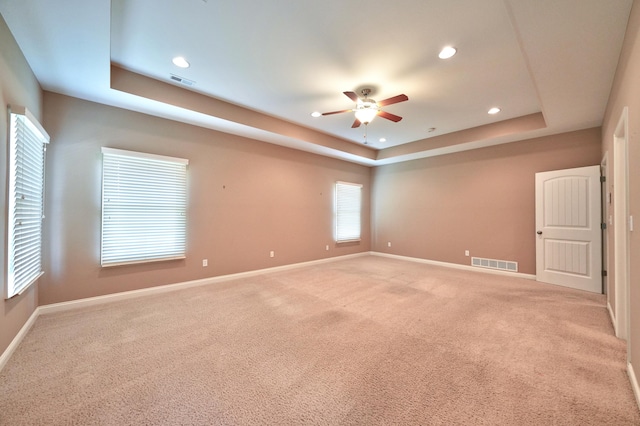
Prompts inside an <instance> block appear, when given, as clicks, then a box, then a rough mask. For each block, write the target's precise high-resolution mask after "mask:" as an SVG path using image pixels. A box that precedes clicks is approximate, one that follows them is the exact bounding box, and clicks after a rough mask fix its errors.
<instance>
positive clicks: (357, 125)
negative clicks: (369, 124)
mask: <svg viewBox="0 0 640 426" xmlns="http://www.w3.org/2000/svg"><path fill="white" fill-rule="evenodd" d="M360 124H362V123H360V120H358V119H357V118H356V121H354V122H353V124H352V125H351V128H352V129H355V128H357V127H360Z"/></svg>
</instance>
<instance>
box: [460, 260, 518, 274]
mask: <svg viewBox="0 0 640 426" xmlns="http://www.w3.org/2000/svg"><path fill="white" fill-rule="evenodd" d="M471 266H477V267H479V268H489V269H500V270H502V271H509V272H518V262H511V261H508V260H495V259H484V258H482V257H472V258H471Z"/></svg>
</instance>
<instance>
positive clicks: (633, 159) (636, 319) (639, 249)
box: [602, 1, 640, 382]
mask: <svg viewBox="0 0 640 426" xmlns="http://www.w3.org/2000/svg"><path fill="white" fill-rule="evenodd" d="M624 107H628V113H629V120H628V126H629V128H628V133H627V135H628V143H629V145H628V149H629V152H628V155H629V156H628V160H629V161H628V169H629V188H628V189H629V197H630V198H629V214H630V215H632V216H634V218H635V219H636V220H635V222H636V225H635V226H636V230H635V231H634V232H630V233H629V244H630V277H629V281H630V285H631V289H630V308H631V310H630V330H629V331H630V345H631V346H630V360H629V361H630V362H631V364H632V365H633V366H634V370H635V373H636V375H638V377H636V379H637V380H638V381H639V382H640V235H639V234H638V229H637V228H638V223H640V221H639V220H638V219H640V2H638V1H634V2H633V6H632V9H631V15H630V17H629V23H628V26H627V32H626V35H625V40H624V45H623V48H622V53H621V55H620V61H619V63H618V68H617V71H616V76H615V79H614V84H613V88H612V91H611V96H610V98H609V104H608V105H607V110H606V113H605V117H604V122H603V126H602V137H603V141H604V142H603V154H604V153H608V154H607V156H608V161H607V168H608V175H609V180H608V183H607V189H608V191H609V192H613V179H611V177H612V176H613V173H614V161H613V135H614V132H615V131H616V127H617V125H618V121H619V120H620V116H621V114H622V111H623V109H624ZM610 214H611V215H614V214H615V212H614V209H613V205H612V206H611V211H610ZM614 217H615V216H614ZM615 226H616V224H615V223H614V224H613V226H610V227H609V229H608V242H609V264H608V267H607V270H608V271H609V279H608V282H609V299H610V302H611V308H612V310H614V313H615V303H614V300H615V287H614V282H615V274H614V273H615V271H614V263H613V262H614V259H615V257H614V256H615V253H614V250H613V247H614V244H615V241H614V230H615Z"/></svg>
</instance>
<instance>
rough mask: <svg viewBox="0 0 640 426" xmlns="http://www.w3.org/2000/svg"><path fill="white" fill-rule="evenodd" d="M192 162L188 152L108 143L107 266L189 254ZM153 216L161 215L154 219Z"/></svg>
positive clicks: (103, 245) (103, 235) (103, 241)
mask: <svg viewBox="0 0 640 426" xmlns="http://www.w3.org/2000/svg"><path fill="white" fill-rule="evenodd" d="M188 164H189V160H187V159H184V158H176V157H168V156H164V155H157V154H149V153H144V152H138V151H129V150H122V149H115V148H108V147H102V196H101V230H100V265H101V266H102V267H113V266H122V265H132V264H142V263H150V262H162V261H169V260H178V259H185V258H186V247H187V206H188V203H187V195H188V194H187V192H188V187H187V166H188ZM112 168H114V169H113V170H112ZM115 170H117V171H115ZM111 172H113V173H115V174H110V173H111ZM154 172H155V173H154ZM112 179H113V180H112ZM141 179H144V180H141ZM116 195H117V197H116ZM112 199H117V200H119V202H111V200H112ZM152 216H155V217H156V219H158V221H157V222H155V223H154V222H151V221H150V220H149V218H150V217H152ZM114 217H115V218H114ZM132 237H134V238H132ZM135 237H137V238H135ZM167 237H168V240H167V239H166V238H167Z"/></svg>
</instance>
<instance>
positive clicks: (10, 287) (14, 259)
mask: <svg viewBox="0 0 640 426" xmlns="http://www.w3.org/2000/svg"><path fill="white" fill-rule="evenodd" d="M9 112H10V114H9V116H10V117H9V120H10V124H9V126H10V131H9V188H8V202H7V207H8V211H7V220H8V226H7V234H8V238H7V242H8V244H7V245H8V247H7V287H6V292H5V296H6V298H10V297H13V296H15V295H17V294H20V293H22V292H23V291H24V290H25V289H26V288H28V287H29V286H30V285H31V284H32V283H34V282H35V281H36V280H37V279H38V278H39V277H40V276H41V275H42V274H43V271H42V221H43V218H44V160H45V144H47V143H49V135H48V134H47V132H46V131H45V130H44V129H43V128H42V126H41V125H40V123H38V121H37V120H36V119H35V117H33V115H32V114H31V113H30V112H29V111H28V110H27V109H26V108H22V107H15V106H14V107H10V109H9Z"/></svg>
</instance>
